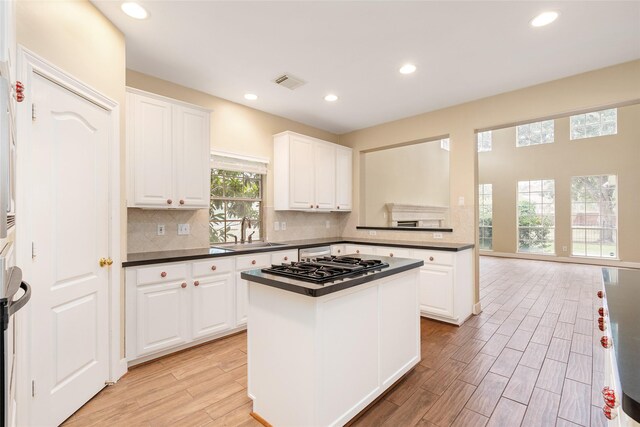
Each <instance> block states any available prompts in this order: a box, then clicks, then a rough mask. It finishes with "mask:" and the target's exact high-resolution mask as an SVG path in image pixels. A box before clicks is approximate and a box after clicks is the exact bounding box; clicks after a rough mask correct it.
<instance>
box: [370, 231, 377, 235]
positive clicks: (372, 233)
mask: <svg viewBox="0 0 640 427" xmlns="http://www.w3.org/2000/svg"><path fill="white" fill-rule="evenodd" d="M376 234H377V233H376V230H369V236H375V235H376Z"/></svg>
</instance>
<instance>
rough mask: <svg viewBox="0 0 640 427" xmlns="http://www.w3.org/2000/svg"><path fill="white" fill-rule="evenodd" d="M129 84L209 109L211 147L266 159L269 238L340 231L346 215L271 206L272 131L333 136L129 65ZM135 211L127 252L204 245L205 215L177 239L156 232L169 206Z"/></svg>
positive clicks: (166, 217)
mask: <svg viewBox="0 0 640 427" xmlns="http://www.w3.org/2000/svg"><path fill="white" fill-rule="evenodd" d="M127 86H130V87H133V88H136V89H140V90H144V91H147V92H151V93H155V94H159V95H163V96H166V97H169V98H173V99H178V100H181V101H184V102H189V103H191V104H195V105H199V106H201V107H205V108H208V109H211V110H213V113H212V114H211V149H214V150H223V151H228V152H233V153H238V154H246V155H251V156H258V157H264V158H268V159H270V161H271V163H270V164H269V168H268V169H269V171H268V174H267V180H266V191H265V209H264V212H265V224H264V225H265V231H266V237H267V239H269V240H271V241H276V242H277V241H283V240H291V239H303V238H313V237H336V236H339V235H340V233H341V231H342V229H343V228H344V221H345V217H346V214H339V213H325V214H308V213H296V212H275V211H274V210H273V173H272V172H273V160H272V159H273V135H274V134H276V133H279V132H282V131H285V130H290V131H294V132H299V133H302V134H305V135H310V136H313V137H316V138H320V139H323V140H325V141H331V142H338V136H337V135H335V134H332V133H329V132H325V131H323V130H320V129H316V128H313V127H310V126H306V125H303V124H300V123H297V122H294V121H292V120H288V119H285V118H282V117H279V116H275V115H273V114H267V113H264V112H262V111H259V110H256V109H253V108H249V107H246V106H244V105H240V104H236V103H234V102H230V101H227V100H224V99H221V98H218V97H215V96H212V95H209V94H206V93H203V92H199V91H196V90H193V89H189V88H186V87H184V86H180V85H177V84H175V83H171V82H168V81H165V80H161V79H158V78H155V77H152V76H149V75H146V74H142V73H139V72H136V71H133V70H127ZM133 211H135V209H129V214H130V215H132V214H133V215H135V216H134V218H133V219H134V220H133V221H129V231H128V234H129V240H130V242H129V248H128V249H129V252H144V251H157V250H169V249H186V248H193V247H202V244H201V243H202V241H203V239H202V230H203V229H204V227H208V223H207V221H208V217H207V216H203V215H199V214H195V215H193V216H192V217H191V218H190V221H189V222H190V223H191V224H192V225H191V229H192V230H193V231H192V233H194V232H195V233H199V234H198V235H197V236H195V238H191V239H189V238H176V236H174V235H173V234H175V233H173V232H172V231H171V229H170V228H167V235H165V236H154V233H155V227H156V224H158V223H162V224H165V225H166V224H170V225H171V227H173V224H174V223H175V222H176V221H175V218H174V217H173V214H172V213H171V212H170V211H143V212H133ZM274 221H279V222H283V221H284V222H286V224H287V229H286V231H274V227H273V222H274ZM327 221H329V227H328V228H327V227H326V224H327ZM207 229H208V228H207ZM170 234H171V235H170ZM181 237H182V236H181Z"/></svg>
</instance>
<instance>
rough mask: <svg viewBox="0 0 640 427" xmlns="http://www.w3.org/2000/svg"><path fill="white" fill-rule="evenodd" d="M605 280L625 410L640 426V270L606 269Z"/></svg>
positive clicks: (611, 330) (604, 271)
mask: <svg viewBox="0 0 640 427" xmlns="http://www.w3.org/2000/svg"><path fill="white" fill-rule="evenodd" d="M602 278H603V282H604V292H605V298H606V304H607V309H608V311H609V322H608V323H609V331H610V334H611V337H612V338H613V347H612V350H613V351H614V355H615V361H616V364H617V366H618V375H619V376H620V385H621V387H622V390H621V391H622V410H623V411H624V412H625V413H626V414H627V415H629V416H630V417H631V418H633V419H634V420H636V421H638V422H640V270H631V269H623V268H603V269H602ZM616 391H617V390H616Z"/></svg>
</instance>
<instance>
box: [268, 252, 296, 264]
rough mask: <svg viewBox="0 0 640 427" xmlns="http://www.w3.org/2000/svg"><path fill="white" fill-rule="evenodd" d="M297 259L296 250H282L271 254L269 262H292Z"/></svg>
mask: <svg viewBox="0 0 640 427" xmlns="http://www.w3.org/2000/svg"><path fill="white" fill-rule="evenodd" d="M297 260H298V251H297V250H293V251H282V252H275V253H272V254H271V264H282V263H283V262H292V261H297Z"/></svg>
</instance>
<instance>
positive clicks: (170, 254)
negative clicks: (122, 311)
mask: <svg viewBox="0 0 640 427" xmlns="http://www.w3.org/2000/svg"><path fill="white" fill-rule="evenodd" d="M344 243H350V244H356V245H368V246H393V247H398V248H411V249H430V250H438V251H450V252H458V251H464V250H466V249H471V248H473V247H474V245H473V244H471V243H444V242H443V243H434V242H406V241H397V240H369V239H349V238H341V237H330V238H323V239H307V240H292V241H287V242H281V244H278V245H277V246H268V247H262V248H247V249H242V250H228V249H222V248H202V249H183V250H175V251H161V252H140V253H133V254H129V255H127V261H125V262H123V263H122V266H123V267H134V266H137V265H148V264H162V263H166V262H179V261H189V260H194V259H201V258H215V257H224V256H234V255H246V254H252V253H259V252H275V251H285V250H288V249H301V248H312V247H315V246H325V245H338V244H344Z"/></svg>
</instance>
